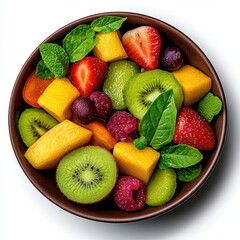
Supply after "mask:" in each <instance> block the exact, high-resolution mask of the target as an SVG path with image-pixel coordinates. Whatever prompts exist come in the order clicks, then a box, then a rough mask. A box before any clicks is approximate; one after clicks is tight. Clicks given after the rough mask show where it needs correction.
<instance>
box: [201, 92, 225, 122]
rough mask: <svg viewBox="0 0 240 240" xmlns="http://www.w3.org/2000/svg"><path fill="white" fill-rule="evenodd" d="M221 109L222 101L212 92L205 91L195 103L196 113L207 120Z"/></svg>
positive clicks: (209, 120)
mask: <svg viewBox="0 0 240 240" xmlns="http://www.w3.org/2000/svg"><path fill="white" fill-rule="evenodd" d="M221 110H222V101H221V99H220V98H219V97H217V96H214V95H213V93H212V92H209V93H207V94H206V95H205V96H204V98H202V99H201V101H200V102H199V103H198V105H197V111H198V113H199V114H200V115H201V116H202V117H203V118H204V119H205V120H206V121H207V122H211V121H212V120H213V118H214V117H215V116H216V115H218V114H219V113H220V112H221Z"/></svg>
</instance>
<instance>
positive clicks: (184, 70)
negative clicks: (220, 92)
mask: <svg viewBox="0 0 240 240" xmlns="http://www.w3.org/2000/svg"><path fill="white" fill-rule="evenodd" d="M173 75H174V77H175V78H176V79H177V81H178V82H179V83H180V85H181V86H182V89H183V95H184V100H183V105H184V106H191V105H193V104H194V103H196V102H198V101H199V100H200V99H201V98H203V97H204V95H205V94H206V93H208V92H209V91H210V89H211V86H212V80H211V78H210V77H208V76H207V75H206V74H205V73H203V72H202V71H200V70H199V69H197V68H195V67H193V66H191V65H183V66H182V67H181V68H180V69H178V70H176V71H173Z"/></svg>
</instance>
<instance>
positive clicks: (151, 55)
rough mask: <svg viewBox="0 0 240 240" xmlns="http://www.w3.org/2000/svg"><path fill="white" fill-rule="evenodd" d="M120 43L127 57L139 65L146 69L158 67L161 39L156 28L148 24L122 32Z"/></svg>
mask: <svg viewBox="0 0 240 240" xmlns="http://www.w3.org/2000/svg"><path fill="white" fill-rule="evenodd" d="M122 43H123V46H124V48H125V50H126V52H127V54H128V56H129V58H130V59H132V60H133V61H134V62H136V63H137V64H138V65H139V66H140V67H142V68H144V69H146V70H154V69H156V68H157V67H158V61H159V55H160V50H161V46H162V40H161V36H160V34H159V33H158V31H157V29H155V28H153V27H150V26H141V27H138V28H134V29H132V30H129V31H127V32H126V33H124V34H123V36H122Z"/></svg>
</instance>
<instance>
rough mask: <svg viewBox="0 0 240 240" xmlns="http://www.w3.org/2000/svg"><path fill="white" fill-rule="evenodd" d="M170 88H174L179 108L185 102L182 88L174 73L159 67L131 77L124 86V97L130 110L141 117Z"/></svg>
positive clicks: (137, 116)
mask: <svg viewBox="0 0 240 240" xmlns="http://www.w3.org/2000/svg"><path fill="white" fill-rule="evenodd" d="M169 89H172V90H173V95H174V100H175V104H176V107H177V109H178V110H179V109H180V107H181V106H182V102H183V92H182V88H181V86H180V84H179V83H178V81H177V80H176V79H175V78H174V76H173V74H172V73H170V72H167V71H163V70H159V69H156V70H152V71H146V72H142V73H138V74H135V75H134V76H133V77H131V78H130V79H129V80H128V82H127V83H126V84H125V86H124V89H123V97H124V101H125V104H126V105H127V108H128V110H129V111H130V112H131V113H132V114H133V115H134V116H135V117H136V118H139V119H141V118H142V117H143V115H144V114H145V113H146V111H147V110H148V108H149V107H150V105H151V104H152V102H153V101H154V100H155V99H156V98H157V97H158V96H159V95H160V94H161V93H162V92H165V91H167V90H169Z"/></svg>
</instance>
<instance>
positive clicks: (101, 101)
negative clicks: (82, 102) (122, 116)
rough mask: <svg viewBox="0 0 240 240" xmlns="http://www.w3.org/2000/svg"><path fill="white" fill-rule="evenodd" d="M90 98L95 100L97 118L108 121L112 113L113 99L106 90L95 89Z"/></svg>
mask: <svg viewBox="0 0 240 240" xmlns="http://www.w3.org/2000/svg"><path fill="white" fill-rule="evenodd" d="M89 99H90V100H91V101H93V102H94V105H95V107H96V109H97V119H98V120H100V121H103V122H106V120H107V119H108V117H109V116H110V115H111V113H112V100H111V98H110V97H109V96H108V95H107V94H106V93H104V92H99V91H95V92H92V93H91V94H90V95H89Z"/></svg>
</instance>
